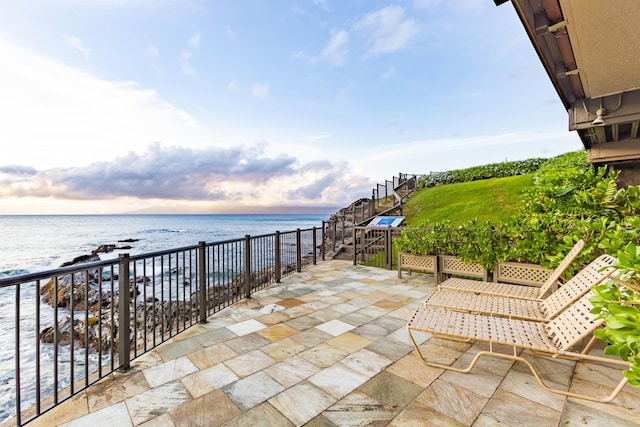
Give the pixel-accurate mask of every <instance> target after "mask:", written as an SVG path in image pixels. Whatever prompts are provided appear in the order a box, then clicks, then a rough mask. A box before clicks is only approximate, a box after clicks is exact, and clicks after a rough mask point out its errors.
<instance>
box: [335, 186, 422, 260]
mask: <svg viewBox="0 0 640 427" xmlns="http://www.w3.org/2000/svg"><path fill="white" fill-rule="evenodd" d="M421 176H422V175H417V174H402V173H401V174H400V175H399V176H398V177H393V179H392V180H391V181H385V183H384V184H377V186H376V188H374V189H373V191H372V194H371V199H365V198H363V199H359V200H356V201H355V202H353V203H351V205H349V206H348V207H346V208H343V209H341V210H340V211H338V212H336V213H335V214H333V215H331V218H330V219H329V221H327V223H326V225H325V241H324V244H325V249H326V254H327V255H328V256H329V257H332V258H333V259H343V260H353V259H354V253H353V252H354V245H353V236H354V235H355V234H356V233H355V230H356V228H357V227H365V226H366V225H367V224H369V223H370V222H371V220H372V219H373V218H375V217H376V216H379V215H381V216H397V215H402V205H403V204H404V203H405V202H406V201H407V199H408V198H409V197H411V196H412V195H413V194H414V193H415V192H416V191H417V188H418V186H417V183H418V180H419V179H420V177H421ZM361 234H362V233H361ZM364 234H365V240H366V239H367V237H366V236H367V235H369V234H370V233H364ZM371 234H372V235H373V234H374V233H371ZM377 240H379V237H377V236H373V237H372V241H371V242H357V243H358V245H357V247H359V248H360V247H364V246H367V248H368V250H371V249H372V248H377V247H380V250H384V245H379V244H377V243H376V241H377ZM363 245H364V246H363ZM374 250H375V249H374Z"/></svg>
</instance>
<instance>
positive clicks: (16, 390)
mask: <svg viewBox="0 0 640 427" xmlns="http://www.w3.org/2000/svg"><path fill="white" fill-rule="evenodd" d="M319 232H321V233H322V235H321V236H318V234H319ZM324 235H325V230H324V229H319V228H317V227H313V228H308V229H304V230H301V229H297V230H294V231H285V232H279V231H276V232H275V233H272V234H263V235H259V236H249V235H247V236H245V237H244V238H240V239H230V240H224V241H219V242H212V243H206V242H199V243H198V244H196V245H191V246H184V247H180V248H175V249H167V250H161V251H156V252H149V253H143V254H136V255H129V254H126V253H123V254H120V255H119V257H118V258H114V259H109V260H103V261H95V262H88V263H82V264H75V265H72V266H67V267H62V268H57V269H52V270H47V271H41V272H36V273H27V274H23V275H19V276H12V277H7V278H2V279H0V299H1V300H2V302H3V304H5V306H4V307H3V312H4V313H6V312H7V305H9V304H10V301H13V302H12V304H13V323H12V324H11V319H10V318H9V319H7V320H8V322H7V324H5V325H3V326H4V332H5V333H6V336H7V337H9V336H11V334H12V333H13V335H14V340H13V342H12V343H11V342H10V343H5V344H4V348H2V349H0V357H3V356H4V357H5V359H6V360H4V361H3V360H0V363H2V366H6V364H7V363H9V362H8V361H9V360H11V359H14V360H15V368H14V370H13V372H10V371H11V370H10V369H9V370H8V371H9V372H7V370H5V375H7V377H5V378H3V379H2V381H1V382H0V392H1V393H0V395H3V396H7V395H8V394H9V391H10V389H11V388H13V393H12V397H11V398H10V399H11V401H12V402H13V408H14V409H13V410H11V408H10V402H8V401H4V402H0V423H3V422H13V421H15V425H18V426H21V425H23V424H25V423H27V422H29V421H32V420H34V419H35V418H37V417H38V416H39V415H41V414H43V413H45V412H47V411H49V410H51V409H52V408H54V407H55V406H57V405H58V404H59V403H61V402H63V401H65V400H67V399H69V398H71V397H72V396H74V395H76V394H77V393H79V392H80V391H82V390H84V389H86V388H87V387H88V386H89V385H91V384H93V383H95V382H97V381H99V380H100V379H102V378H104V377H105V376H107V375H109V374H111V373H112V372H114V371H116V370H127V369H129V367H130V362H131V361H132V360H135V359H136V358H138V357H140V356H141V355H143V354H145V353H146V352H148V351H150V350H151V349H153V348H155V347H156V346H158V345H160V344H161V343H163V342H165V341H167V340H168V339H170V338H171V337H173V336H175V335H176V334H178V333H180V332H182V331H184V330H186V329H188V328H189V327H191V326H193V325H195V324H197V323H204V322H206V321H207V317H208V316H210V315H212V314H213V313H215V312H218V311H220V310H222V309H223V308H225V307H228V306H229V305H231V304H233V303H235V302H237V301H239V300H241V299H243V298H246V297H250V296H251V294H252V293H253V292H254V291H256V290H258V289H261V288H263V287H266V286H268V285H270V284H272V283H277V282H280V280H281V278H282V277H285V276H288V275H290V274H294V273H295V272H299V271H301V269H302V268H304V267H306V266H307V265H310V264H312V263H313V264H315V263H316V262H317V257H318V255H321V256H322V258H323V259H324V247H325V246H324V244H321V245H318V244H317V242H318V238H320V239H321V240H320V241H323V240H324ZM11 293H14V294H15V295H14V296H11ZM1 314H2V313H0V315H1ZM8 341H11V340H8ZM5 362H6V363H5ZM8 419H12V421H7V420H8Z"/></svg>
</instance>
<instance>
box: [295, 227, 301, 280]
mask: <svg viewBox="0 0 640 427" xmlns="http://www.w3.org/2000/svg"><path fill="white" fill-rule="evenodd" d="M301 240H302V239H301V238H300V229H299V228H297V229H296V271H297V272H298V273H300V272H301V271H302V248H301V246H302V245H301V243H300V242H301Z"/></svg>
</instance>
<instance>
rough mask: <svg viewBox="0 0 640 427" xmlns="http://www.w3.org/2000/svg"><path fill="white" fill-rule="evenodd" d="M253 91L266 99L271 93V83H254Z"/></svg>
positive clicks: (254, 94) (256, 95)
mask: <svg viewBox="0 0 640 427" xmlns="http://www.w3.org/2000/svg"><path fill="white" fill-rule="evenodd" d="M251 93H252V94H253V96H255V97H256V98H258V99H265V98H266V97H267V95H269V83H263V84H260V83H254V84H253V86H252V88H251Z"/></svg>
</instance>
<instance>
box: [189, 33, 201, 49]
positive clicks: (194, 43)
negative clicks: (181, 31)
mask: <svg viewBox="0 0 640 427" xmlns="http://www.w3.org/2000/svg"><path fill="white" fill-rule="evenodd" d="M189 46H191V47H192V48H194V49H197V48H199V47H200V33H196V34H194V35H192V36H191V37H189Z"/></svg>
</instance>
